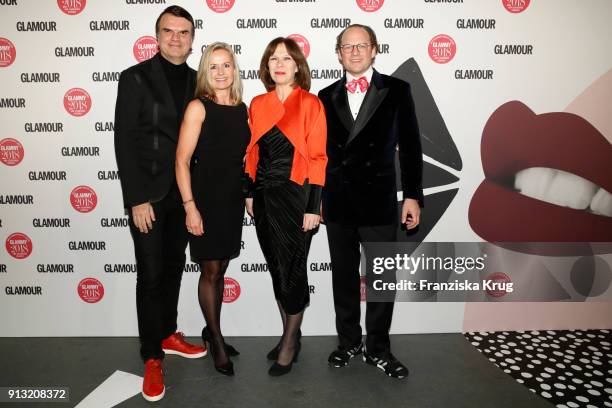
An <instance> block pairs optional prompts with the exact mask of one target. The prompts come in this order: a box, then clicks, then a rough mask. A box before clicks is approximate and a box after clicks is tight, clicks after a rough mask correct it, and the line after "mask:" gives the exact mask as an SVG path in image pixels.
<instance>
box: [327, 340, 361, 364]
mask: <svg viewBox="0 0 612 408" xmlns="http://www.w3.org/2000/svg"><path fill="white" fill-rule="evenodd" d="M362 352H363V344H361V343H359V344H358V345H357V346H353V347H349V348H343V347H338V349H337V350H334V351H332V352H331V354H330V355H329V358H328V359H327V362H328V363H329V365H330V366H332V367H336V368H340V367H345V366H347V365H348V363H349V361H350V360H351V358H353V357H355V356H358V355H359V354H361V353H362Z"/></svg>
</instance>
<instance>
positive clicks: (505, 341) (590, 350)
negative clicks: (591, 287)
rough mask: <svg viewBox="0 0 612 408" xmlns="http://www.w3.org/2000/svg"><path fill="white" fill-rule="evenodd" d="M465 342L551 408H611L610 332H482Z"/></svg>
mask: <svg viewBox="0 0 612 408" xmlns="http://www.w3.org/2000/svg"><path fill="white" fill-rule="evenodd" d="M465 337H466V338H467V340H468V341H469V342H470V343H471V344H472V345H474V347H476V349H477V350H478V351H480V352H481V353H482V354H483V355H484V356H485V357H486V358H488V359H489V361H491V362H492V363H493V364H495V365H496V366H497V367H499V368H500V369H502V370H503V371H504V372H505V373H506V374H509V375H510V376H512V377H513V378H514V379H515V380H516V381H517V382H518V383H520V384H523V385H524V386H525V387H527V388H528V389H529V390H530V391H531V392H533V393H535V394H537V395H539V396H541V397H542V398H544V399H546V400H547V401H549V402H551V403H552V404H553V405H554V406H555V407H559V408H565V407H571V408H586V407H612V387H611V384H612V330H558V331H557V330H539V331H537V330H532V331H518V332H482V331H481V332H468V333H465Z"/></svg>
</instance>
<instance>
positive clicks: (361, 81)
mask: <svg viewBox="0 0 612 408" xmlns="http://www.w3.org/2000/svg"><path fill="white" fill-rule="evenodd" d="M368 86H370V84H369V83H368V80H367V78H366V77H363V76H362V77H359V78H358V79H353V80H352V81H350V82H347V83H346V90H347V91H349V92H350V93H355V91H356V90H357V87H359V90H360V91H361V92H365V91H366V90H367V89H368Z"/></svg>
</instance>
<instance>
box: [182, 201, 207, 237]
mask: <svg viewBox="0 0 612 408" xmlns="http://www.w3.org/2000/svg"><path fill="white" fill-rule="evenodd" d="M185 213H186V214H187V215H186V216H185V225H186V226H187V231H189V233H191V234H193V235H195V236H200V235H204V221H203V220H202V216H201V215H200V212H199V211H198V208H197V207H196V206H195V203H194V202H193V201H192V202H190V203H188V204H186V205H185Z"/></svg>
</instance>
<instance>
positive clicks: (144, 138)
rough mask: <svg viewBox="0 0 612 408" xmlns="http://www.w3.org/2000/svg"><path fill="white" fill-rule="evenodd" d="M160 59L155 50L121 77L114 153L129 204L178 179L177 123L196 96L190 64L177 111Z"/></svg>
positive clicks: (158, 194)
mask: <svg viewBox="0 0 612 408" xmlns="http://www.w3.org/2000/svg"><path fill="white" fill-rule="evenodd" d="M160 59H161V56H160V55H159V54H157V55H155V56H154V57H153V58H151V59H149V60H147V61H143V62H141V63H140V64H137V65H134V66H132V67H130V68H128V69H126V70H125V71H123V72H122V73H121V75H120V77H119V85H118V90H117V104H116V106H115V155H116V158H117V167H118V168H119V176H120V179H121V189H122V190H123V204H124V206H125V207H126V208H129V207H132V206H134V205H138V204H142V203H145V202H148V201H149V202H155V201H159V200H161V199H162V198H164V197H165V196H166V194H168V191H169V190H170V188H171V186H172V185H173V183H174V182H175V175H174V163H175V160H176V159H175V158H176V145H177V143H178V134H179V127H180V123H181V120H182V117H183V112H184V110H185V106H186V104H187V102H189V101H190V100H191V99H193V95H194V92H195V82H196V71H194V70H193V69H191V68H189V74H188V79H187V85H186V86H187V88H186V91H185V101H184V103H183V108H182V109H181V112H177V111H176V105H175V104H174V99H173V97H172V94H171V92H170V87H169V86H168V81H167V79H166V75H165V74H164V70H163V67H162V65H161V60H160Z"/></svg>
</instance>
